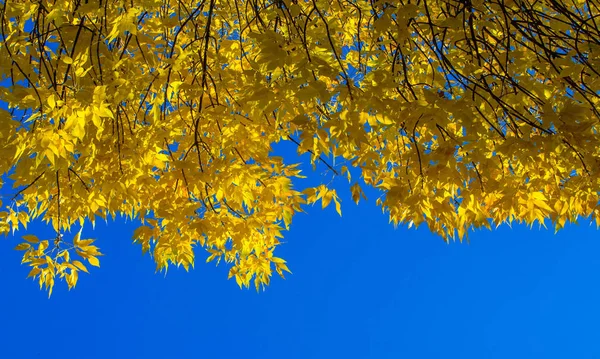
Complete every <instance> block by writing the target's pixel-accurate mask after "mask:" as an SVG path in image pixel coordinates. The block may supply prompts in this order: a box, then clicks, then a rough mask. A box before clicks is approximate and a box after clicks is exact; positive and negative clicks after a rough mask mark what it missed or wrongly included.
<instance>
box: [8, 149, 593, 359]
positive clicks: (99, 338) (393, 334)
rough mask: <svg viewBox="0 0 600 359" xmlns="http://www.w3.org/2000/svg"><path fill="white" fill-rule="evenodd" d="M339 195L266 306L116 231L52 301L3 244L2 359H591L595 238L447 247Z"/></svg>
mask: <svg viewBox="0 0 600 359" xmlns="http://www.w3.org/2000/svg"><path fill="white" fill-rule="evenodd" d="M279 151H288V148H286V147H285V146H284V147H281V146H280V147H279ZM321 171H323V167H319V168H318V170H317V172H316V173H313V175H316V176H317V177H318V176H319V174H320V173H321ZM304 181H308V180H304ZM305 184H306V183H303V182H300V183H299V184H298V185H299V186H303V185H305ZM338 188H339V193H340V195H341V196H342V199H343V201H344V207H343V211H344V213H343V218H339V217H338V216H337V214H336V213H335V211H334V209H333V206H332V208H328V209H326V210H325V211H322V210H321V209H320V207H317V206H315V207H313V208H311V209H310V211H309V213H308V214H300V215H297V216H296V217H295V218H294V222H293V224H292V228H291V231H290V232H288V233H287V235H286V238H285V241H286V242H287V243H285V244H284V245H282V246H281V247H280V248H279V249H278V252H277V253H278V254H279V255H280V256H281V257H284V258H285V259H287V260H288V264H289V266H290V268H291V270H292V271H293V272H294V274H293V275H288V278H287V279H286V280H282V279H280V278H274V280H273V281H272V284H271V286H270V287H268V288H267V291H266V292H261V293H257V292H256V291H255V290H253V289H252V290H240V289H239V288H238V286H237V285H236V284H235V281H233V280H230V281H227V280H226V277H227V267H226V266H225V265H220V266H218V267H215V266H214V265H213V264H204V259H205V258H206V256H207V255H206V254H205V252H203V251H198V262H197V264H196V269H195V270H193V271H191V272H190V273H186V272H185V271H184V270H183V269H180V270H177V269H174V268H173V269H172V270H170V271H169V273H168V275H167V276H166V277H165V276H164V275H162V274H155V272H154V264H153V262H152V260H151V259H150V257H149V256H142V255H141V251H140V248H139V247H138V246H135V245H133V244H132V243H131V239H130V238H131V234H132V232H133V229H134V228H135V225H134V224H131V223H124V222H123V221H117V222H116V223H109V225H106V224H104V223H103V222H99V223H98V225H97V228H96V230H95V231H94V233H93V234H92V233H91V228H90V227H86V229H85V233H84V234H87V235H86V236H85V237H89V236H93V237H96V238H98V240H97V244H98V245H99V246H100V247H101V249H102V251H103V252H104V253H105V254H106V255H105V256H104V257H102V258H101V268H92V270H91V274H90V275H86V274H82V275H81V277H80V281H79V284H78V285H77V287H76V288H75V289H73V290H72V291H70V292H68V291H67V289H66V285H65V284H64V283H58V284H57V286H56V287H55V290H54V294H53V296H52V297H51V298H50V299H48V298H47V294H46V292H43V291H40V290H39V289H38V286H37V283H34V282H32V281H31V280H25V277H26V276H27V273H28V268H27V267H24V266H20V264H19V263H20V253H19V252H16V251H13V250H12V248H13V247H14V246H15V245H16V244H17V240H16V239H15V238H8V239H5V238H0V285H1V287H0V288H1V293H2V296H0V358H3V359H13V358H14V359H18V358H38V357H39V358H45V359H52V358H61V359H63V358H66V357H72V358H82V359H87V358H90V359H91V358H160V359H165V358H166V359H170V358H174V359H178V358H262V359H267V358H278V359H279V358H285V359H291V358H301V359H306V358H328V359H329V358H376V359H383V358H478V359H479V358H502V359H505V358H578V359H582V358H600V343H599V342H598V338H599V337H600V328H599V324H598V323H600V306H599V305H598V303H600V290H599V289H598V282H599V278H600V275H599V274H600V256H599V254H600V240H599V239H598V233H599V232H598V231H596V229H595V227H590V226H589V225H588V224H587V222H586V223H585V224H581V225H580V226H568V228H567V229H565V230H563V231H562V232H560V233H559V234H557V235H554V234H553V231H552V230H543V229H542V230H539V229H538V228H537V226H535V227H534V228H533V229H532V230H530V229H528V228H526V227H524V226H514V227H513V228H512V229H510V228H508V227H500V228H499V229H498V230H496V231H494V232H489V231H487V230H483V231H477V232H475V233H472V234H471V243H470V244H458V243H456V244H450V245H447V244H445V243H444V242H443V241H442V240H441V239H440V238H438V237H435V236H432V235H431V234H429V233H428V232H427V229H426V228H424V227H423V228H419V229H418V230H414V229H411V230H409V229H406V228H405V227H399V228H398V229H394V228H393V226H391V225H389V224H388V221H387V216H385V215H383V214H382V213H381V210H380V209H379V208H377V207H375V204H374V202H375V201H374V200H375V198H374V197H373V195H374V192H373V191H370V192H367V194H370V195H371V198H369V201H368V202H367V203H364V202H362V203H361V204H360V205H359V206H355V205H354V204H353V203H352V201H351V199H350V195H349V192H347V191H344V189H347V184H344V181H340V182H339V185H338ZM30 230H31V232H34V233H37V234H40V236H41V237H44V236H47V237H51V236H52V232H51V231H50V230H48V229H47V228H46V227H44V226H42V225H39V224H38V225H34V226H32V227H30Z"/></svg>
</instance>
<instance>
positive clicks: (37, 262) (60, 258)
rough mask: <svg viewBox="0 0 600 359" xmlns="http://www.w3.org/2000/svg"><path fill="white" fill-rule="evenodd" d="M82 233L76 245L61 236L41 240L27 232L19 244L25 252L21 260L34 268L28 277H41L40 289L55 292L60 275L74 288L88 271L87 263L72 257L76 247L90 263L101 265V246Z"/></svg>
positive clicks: (19, 248) (79, 253) (78, 252)
mask: <svg viewBox="0 0 600 359" xmlns="http://www.w3.org/2000/svg"><path fill="white" fill-rule="evenodd" d="M80 233H81V232H80ZM80 233H78V234H76V235H75V237H74V238H73V243H72V244H71V243H66V242H64V241H63V240H62V237H57V238H56V239H54V240H52V241H49V240H42V241H40V240H39V239H38V238H37V237H36V236H34V235H25V236H23V239H24V240H25V242H23V243H21V244H19V245H17V246H16V248H15V249H16V250H20V251H25V253H24V254H23V260H22V261H21V263H23V264H28V265H29V266H30V267H31V270H30V272H29V274H28V276H27V278H33V279H36V278H37V279H38V283H39V285H40V289H41V288H43V287H45V288H46V290H48V296H51V295H52V290H53V288H54V284H55V280H56V277H57V276H58V278H59V279H64V280H65V281H66V282H67V285H68V287H69V289H71V288H73V287H74V286H75V285H76V284H77V281H78V279H79V274H78V272H79V271H83V272H85V273H88V270H87V268H86V266H85V265H84V264H83V263H81V262H80V261H78V260H73V259H72V258H71V252H73V250H74V252H75V253H77V254H78V255H79V256H80V257H82V258H84V259H87V261H88V262H89V264H91V265H93V266H96V267H99V266H100V261H99V260H98V258H97V257H98V256H101V255H102V253H100V252H99V251H98V247H96V246H94V245H92V243H93V242H94V240H92V239H85V240H80V239H79V235H80Z"/></svg>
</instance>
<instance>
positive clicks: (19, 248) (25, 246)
mask: <svg viewBox="0 0 600 359" xmlns="http://www.w3.org/2000/svg"><path fill="white" fill-rule="evenodd" d="M29 248H31V245H30V244H29V243H21V244H19V245H18V246H16V247H15V250H17V251H25V250H27V249H29Z"/></svg>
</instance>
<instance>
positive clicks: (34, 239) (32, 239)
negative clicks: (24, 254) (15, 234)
mask: <svg viewBox="0 0 600 359" xmlns="http://www.w3.org/2000/svg"><path fill="white" fill-rule="evenodd" d="M22 238H23V239H24V240H26V241H27V242H29V243H38V242H39V241H40V240H39V239H38V237H36V236H34V235H32V234H27V235H24V236H23V237H22Z"/></svg>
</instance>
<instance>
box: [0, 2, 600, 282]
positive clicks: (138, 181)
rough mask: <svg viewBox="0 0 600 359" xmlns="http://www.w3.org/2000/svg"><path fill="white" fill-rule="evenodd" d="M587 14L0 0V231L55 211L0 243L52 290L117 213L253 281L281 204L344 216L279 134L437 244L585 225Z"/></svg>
mask: <svg viewBox="0 0 600 359" xmlns="http://www.w3.org/2000/svg"><path fill="white" fill-rule="evenodd" d="M598 24H600V7H599V5H598V3H597V2H596V1H595V0H569V1H567V0H541V1H531V0H527V1H524V0H491V1H483V0H465V1H456V0H405V1H381V0H370V1H369V0H244V1H235V0H202V1H197V0H193V1H188V0H181V1H175V0H125V1H121V0H118V1H112V0H111V1H108V0H77V1H67V0H56V1H48V0H40V1H36V2H33V1H22V0H1V1H0V31H1V32H0V35H1V37H2V40H3V41H2V42H1V43H0V74H1V76H2V86H1V87H0V99H1V100H2V101H3V105H2V106H3V108H4V109H5V110H0V173H2V174H7V175H8V178H10V179H9V180H7V177H4V179H5V180H6V181H5V183H3V187H2V194H3V197H2V201H3V203H2V206H3V207H2V209H1V210H0V233H4V234H10V233H14V232H15V231H17V230H21V231H23V229H21V228H20V227H24V228H25V229H26V228H27V224H28V223H29V222H31V221H33V220H35V219H39V218H41V219H43V220H45V221H47V222H49V223H50V224H51V225H52V226H53V227H54V229H55V231H56V238H53V239H51V240H40V239H38V238H37V237H35V235H34V234H26V235H25V236H23V239H24V240H25V241H24V242H23V243H21V244H18V246H17V249H19V250H22V251H24V256H23V263H25V264H27V265H29V266H30V267H31V273H30V276H31V277H34V278H37V279H38V280H39V284H40V286H45V287H47V288H48V289H50V290H51V289H52V287H53V285H54V282H55V281H56V280H58V279H64V280H65V281H66V283H67V284H68V286H69V288H70V287H72V286H74V285H75V284H76V282H77V280H78V273H79V272H81V271H84V272H86V271H87V268H86V265H88V264H89V265H93V266H98V265H99V260H98V257H99V256H100V255H101V253H100V250H99V249H98V247H96V246H95V245H93V241H92V240H88V239H83V238H80V237H81V233H82V232H81V227H82V225H83V224H84V222H86V221H91V222H94V221H95V220H96V219H97V218H98V217H108V216H116V215H118V214H124V215H126V216H129V217H131V218H135V219H137V220H140V221H141V223H142V225H141V226H140V227H139V228H138V229H137V230H136V231H135V233H134V235H133V240H134V241H135V242H136V243H139V245H141V248H142V250H143V251H144V252H146V251H148V252H150V253H151V255H152V257H153V259H154V260H155V261H156V263H157V269H159V270H163V269H166V268H167V266H169V265H170V264H176V265H181V266H183V267H185V268H186V269H188V268H189V267H190V266H193V263H194V251H195V250H194V247H202V248H204V249H206V250H207V251H208V252H209V254H208V260H209V261H212V260H214V261H220V260H223V261H225V262H227V263H229V264H230V268H231V269H230V275H229V277H230V278H235V280H236V281H237V283H238V284H239V285H240V286H249V285H250V284H251V283H252V281H253V282H254V284H255V285H256V287H257V288H260V287H261V286H263V285H267V284H269V280H270V277H271V275H272V272H274V271H275V272H277V273H279V274H280V275H283V272H284V271H287V270H288V268H287V267H286V264H285V261H284V260H283V259H280V258H277V257H276V256H275V255H274V253H273V251H274V249H275V248H276V247H277V245H278V244H279V239H280V238H281V237H282V231H284V230H285V229H287V228H288V226H289V224H290V222H291V221H292V217H293V215H294V214H295V213H297V212H300V211H302V210H303V209H305V208H306V205H307V204H313V203H315V202H320V204H321V205H322V206H323V207H325V206H327V205H329V204H330V203H332V204H334V205H335V206H336V209H337V210H338V212H341V204H340V199H339V197H338V194H337V193H336V191H335V189H334V188H332V187H330V186H328V185H327V182H328V180H329V179H328V180H327V181H324V182H323V184H322V185H320V186H318V187H314V188H306V189H294V188H293V186H292V183H293V178H294V177H298V176H300V171H299V170H298V166H295V165H288V164H285V163H284V162H283V161H282V159H281V158H279V157H276V156H274V155H273V154H272V147H271V145H272V144H273V143H275V142H278V141H291V142H293V143H295V144H296V145H297V149H298V152H299V153H310V158H311V160H312V162H313V163H314V164H315V165H316V166H320V167H322V168H323V169H325V170H327V171H328V172H329V173H330V174H331V175H334V176H338V177H342V178H347V179H348V180H350V181H351V188H352V197H353V199H354V200H355V201H356V202H358V201H359V198H360V197H361V196H362V195H363V192H362V191H363V188H364V186H372V187H375V188H377V189H379V190H380V191H381V197H380V198H379V199H375V200H376V201H377V203H378V204H379V205H380V206H381V207H382V208H383V209H384V211H385V212H387V213H388V214H389V217H390V220H391V221H392V222H393V223H394V224H409V225H411V226H412V225H414V226H417V225H420V224H425V225H427V226H428V227H429V229H430V230H431V231H433V232H435V233H438V234H439V235H440V236H442V237H443V238H444V239H445V240H454V239H459V240H462V239H463V238H464V237H465V236H466V234H467V232H468V230H469V229H470V228H473V227H489V228H491V227H495V226H497V225H500V224H502V223H510V222H513V221H516V222H525V223H528V224H533V223H534V222H536V221H539V222H540V223H544V221H545V220H546V222H547V223H550V222H551V223H552V224H553V226H554V227H555V228H556V229H557V230H558V229H560V228H561V227H563V226H564V225H565V223H566V222H569V221H575V220H576V219H577V218H578V217H589V216H591V217H592V218H593V219H595V220H596V222H597V223H600V207H599V206H598V191H599V189H600V146H599V145H600V135H599V133H598V131H599V129H600V126H599V122H598V121H599V119H600V117H599V116H600V114H599V112H598V105H599V104H600V101H599V97H600V74H599V71H600V28H599V27H598ZM353 168H354V169H353ZM351 172H352V173H355V174H358V175H355V176H354V178H351V176H350V173H351ZM308 175H311V174H308ZM312 175H315V174H312ZM316 175H320V174H316ZM358 177H360V178H358ZM74 233H77V234H74ZM196 252H197V250H196Z"/></svg>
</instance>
